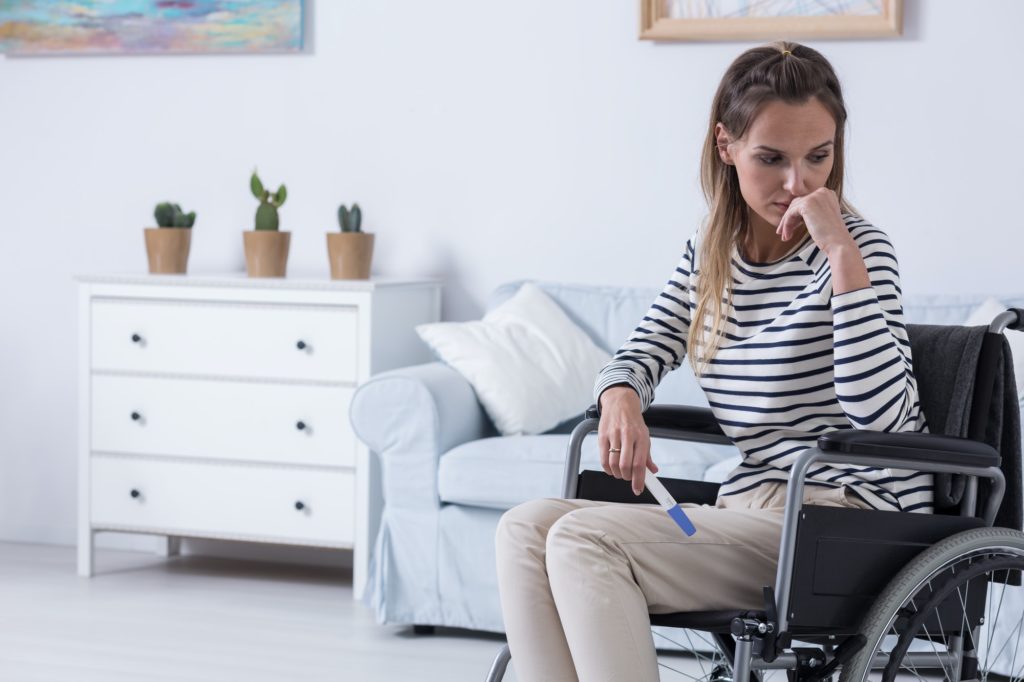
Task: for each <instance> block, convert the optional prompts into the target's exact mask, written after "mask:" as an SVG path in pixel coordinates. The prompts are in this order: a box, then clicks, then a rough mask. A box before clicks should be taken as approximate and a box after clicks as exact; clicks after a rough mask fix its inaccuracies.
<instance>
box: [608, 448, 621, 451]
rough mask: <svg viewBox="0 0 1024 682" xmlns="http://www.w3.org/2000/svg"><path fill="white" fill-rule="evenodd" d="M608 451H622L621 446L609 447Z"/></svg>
mask: <svg viewBox="0 0 1024 682" xmlns="http://www.w3.org/2000/svg"><path fill="white" fill-rule="evenodd" d="M608 452H622V450H621V449H619V448H608Z"/></svg>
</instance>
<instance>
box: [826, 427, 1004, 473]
mask: <svg viewBox="0 0 1024 682" xmlns="http://www.w3.org/2000/svg"><path fill="white" fill-rule="evenodd" d="M818 447H819V448H820V449H821V450H823V451H825V452H842V453H846V454H851V455H858V454H860V455H874V456H878V457H901V458H903V459H910V460H916V461H919V462H941V463H945V464H954V465H960V466H973V467H997V466H999V462H1000V459H999V453H998V452H996V450H995V448H993V447H992V446H990V445H987V444H986V443H981V442H978V441H975V440H971V439H969V438H958V437H955V436H940V435H936V434H932V433H902V432H901V433H887V432H885V431H862V430H860V429H844V430H842V431H833V432H831V433H827V434H825V435H824V436H822V437H821V438H819V439H818ZM850 463H851V464H856V459H852V460H851V461H850Z"/></svg>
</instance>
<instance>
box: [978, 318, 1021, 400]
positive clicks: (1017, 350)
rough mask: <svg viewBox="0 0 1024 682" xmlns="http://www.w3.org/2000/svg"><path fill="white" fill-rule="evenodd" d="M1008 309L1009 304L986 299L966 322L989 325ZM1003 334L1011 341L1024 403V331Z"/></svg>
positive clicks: (1015, 375) (1019, 387)
mask: <svg viewBox="0 0 1024 682" xmlns="http://www.w3.org/2000/svg"><path fill="white" fill-rule="evenodd" d="M1006 309H1007V306H1006V305H1005V304H1003V303H1001V302H1000V301H998V300H996V299H994V298H989V299H986V300H985V302H984V303H982V304H981V305H980V306H978V307H977V308H975V310H974V312H972V313H971V315H970V317H968V318H967V321H966V322H964V324H965V325H967V326H968V327H973V326H977V325H985V326H988V325H989V324H991V323H992V320H993V319H995V316H996V315H998V314H999V313H1001V312H1005V311H1006ZM1003 334H1005V335H1006V340H1007V341H1009V342H1010V353H1011V354H1012V355H1013V374H1014V377H1015V378H1016V379H1017V398H1018V400H1020V401H1021V403H1022V404H1024V332H1018V331H1012V330H1010V329H1007V330H1005V331H1004V332H1003Z"/></svg>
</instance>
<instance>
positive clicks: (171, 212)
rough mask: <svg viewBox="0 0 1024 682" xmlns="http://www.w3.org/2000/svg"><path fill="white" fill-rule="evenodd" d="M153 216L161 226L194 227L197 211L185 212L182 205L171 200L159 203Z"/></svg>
mask: <svg viewBox="0 0 1024 682" xmlns="http://www.w3.org/2000/svg"><path fill="white" fill-rule="evenodd" d="M153 216H154V217H155V218H156V224H157V226H159V227H192V225H194V224H195V222H196V212H195V211H192V212H191V213H185V212H183V211H182V210H181V206H178V205H177V204H172V203H171V202H169V201H165V202H163V203H162V204H157V205H156V210H155V211H153Z"/></svg>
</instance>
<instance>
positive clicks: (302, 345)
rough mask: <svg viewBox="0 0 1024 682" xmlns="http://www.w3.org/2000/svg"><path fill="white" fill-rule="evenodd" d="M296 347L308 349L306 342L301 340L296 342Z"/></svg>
mask: <svg viewBox="0 0 1024 682" xmlns="http://www.w3.org/2000/svg"><path fill="white" fill-rule="evenodd" d="M295 347H296V348H298V349H299V350H306V342H305V341H302V340H300V341H299V342H298V343H296V344H295Z"/></svg>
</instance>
